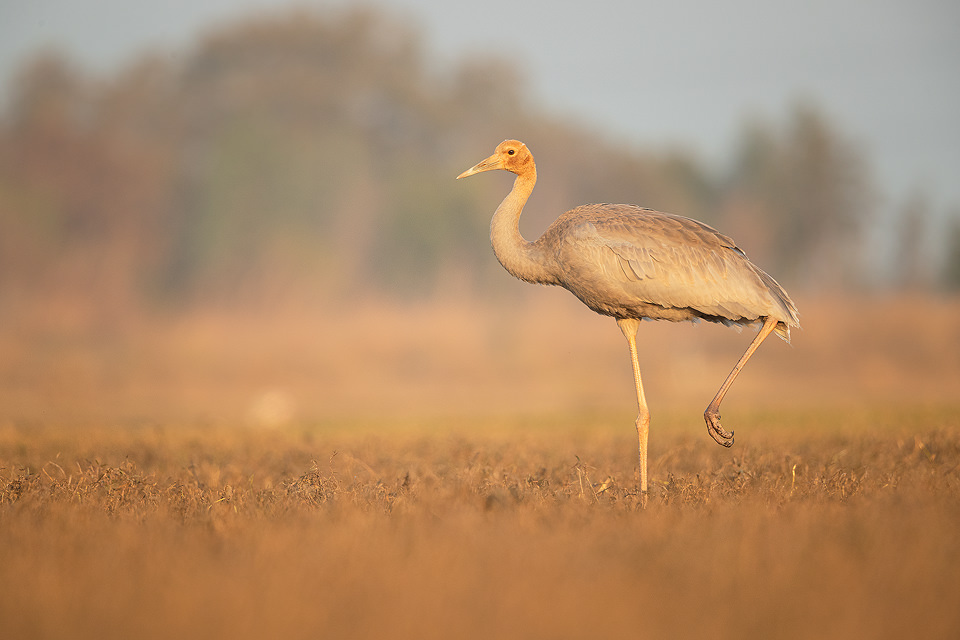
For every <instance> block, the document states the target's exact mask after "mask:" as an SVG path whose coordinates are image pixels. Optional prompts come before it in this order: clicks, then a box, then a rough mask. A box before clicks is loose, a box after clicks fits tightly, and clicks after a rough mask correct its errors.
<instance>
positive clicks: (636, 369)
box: [617, 318, 650, 506]
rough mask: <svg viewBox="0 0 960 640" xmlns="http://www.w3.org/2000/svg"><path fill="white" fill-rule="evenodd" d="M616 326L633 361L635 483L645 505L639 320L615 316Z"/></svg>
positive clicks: (646, 419)
mask: <svg viewBox="0 0 960 640" xmlns="http://www.w3.org/2000/svg"><path fill="white" fill-rule="evenodd" d="M617 326H619V327H620V331H622V332H623V335H624V337H625V338H626V339H627V345H629V347H630V360H631V361H632V362H633V380H634V382H636V384H637V437H638V438H639V441H640V447H639V454H638V457H639V464H638V466H637V484H639V486H640V502H641V504H642V505H643V506H646V505H647V437H648V436H649V434H650V410H649V409H648V408H647V399H646V398H645V397H644V396H643V383H642V382H641V381H640V364H639V363H638V362H637V329H639V328H640V321H639V320H634V319H633V318H617Z"/></svg>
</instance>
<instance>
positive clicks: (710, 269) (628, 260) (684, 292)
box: [457, 140, 800, 504]
mask: <svg viewBox="0 0 960 640" xmlns="http://www.w3.org/2000/svg"><path fill="white" fill-rule="evenodd" d="M494 169H502V170H504V171H509V172H511V173H513V174H515V175H516V179H515V180H514V182H513V188H512V189H511V190H510V193H508V194H507V196H506V197H505V198H504V199H503V202H501V203H500V206H499V207H497V210H496V212H495V213H494V214H493V219H492V220H491V222H490V242H491V244H492V245H493V252H494V254H495V255H496V257H497V260H498V261H499V262H500V264H501V265H503V268H504V269H506V270H507V272H509V273H510V274H511V275H513V276H514V277H516V278H519V279H520V280H523V281H525V282H530V283H534V284H545V285H556V286H561V287H563V288H564V289H567V290H568V291H570V293H572V294H573V295H575V296H576V297H577V298H579V299H580V301H581V302H583V303H584V304H585V305H587V307H589V308H590V309H592V310H593V311H595V312H596V313H599V314H602V315H605V316H611V317H613V318H614V319H616V321H617V325H618V326H619V327H620V331H622V332H623V335H624V337H625V338H626V339H627V346H628V347H629V350H630V360H631V362H632V364H633V377H634V382H635V384H636V391H637V420H636V427H637V437H638V468H637V474H638V484H639V489H640V495H641V500H642V503H643V504H645V503H646V496H647V441H648V436H649V431H650V410H649V408H648V406H647V401H646V398H645V397H644V393H643V382H642V380H641V377H640V365H639V364H638V362H637V341H636V336H637V330H638V328H639V326H640V321H641V320H670V321H672V322H680V321H683V320H692V321H698V320H705V321H708V322H718V323H722V324H725V325H728V326H744V325H752V324H760V329H759V331H758V332H757V335H756V337H755V338H754V339H753V341H751V343H750V345H749V346H748V347H747V349H746V351H745V352H744V354H743V356H741V358H740V360H739V361H738V362H737V364H736V366H734V368H733V370H732V371H731V372H730V374H729V375H728V376H727V378H726V379H725V380H724V381H723V384H722V385H721V386H720V389H719V390H718V391H717V394H716V395H715V396H714V398H713V400H712V401H711V402H710V404H709V405H708V406H707V408H706V410H705V411H704V413H703V417H704V421H705V422H706V424H707V432H708V433H709V434H710V436H711V437H712V438H713V439H714V440H715V441H716V442H717V443H718V444H720V445H723V446H725V447H729V446H731V445H733V432H732V431H730V432H728V431H726V430H725V429H724V428H723V426H722V425H721V424H720V403H721V402H722V401H723V397H724V395H726V393H727V390H728V389H729V388H730V385H732V384H733V381H734V380H735V379H736V377H737V375H738V374H739V373H740V370H741V369H743V366H744V365H745V364H746V363H747V361H748V360H749V359H750V356H752V355H753V353H754V352H755V351H756V350H757V348H758V347H759V346H760V344H761V343H762V342H763V341H764V340H765V339H766V338H767V337H768V336H769V335H770V334H771V333H773V332H776V333H777V335H779V336H780V337H781V338H783V339H784V340H785V341H787V342H789V341H790V329H791V327H799V326H800V322H799V320H798V315H797V308H796V306H795V305H794V304H793V301H792V300H791V299H790V296H788V295H787V292H786V291H784V290H783V287H781V286H780V285H779V284H778V283H777V281H776V280H774V279H773V278H772V277H770V276H769V275H767V273H766V272H764V271H763V270H762V269H760V268H759V267H757V266H756V265H755V264H753V263H752V262H750V260H749V259H748V258H747V256H746V254H745V253H744V252H743V251H742V250H741V249H740V248H739V247H737V245H736V243H734V241H733V240H732V239H731V238H729V237H728V236H725V235H723V234H722V233H720V232H719V231H717V230H716V229H714V228H712V227H710V226H708V225H706V224H703V223H702V222H698V221H696V220H692V219H690V218H685V217H683V216H678V215H673V214H669V213H661V212H659V211H653V210H651V209H645V208H642V207H638V206H636V205H630V204H588V205H583V206H580V207H577V208H575V209H571V210H570V211H567V212H566V213H564V214H562V215H561V216H560V217H558V218H557V219H556V220H555V221H554V222H553V223H552V224H551V225H550V226H549V227H548V228H547V230H546V231H545V232H544V233H543V235H541V236H540V238H539V239H537V240H536V241H534V242H529V241H527V240H525V239H524V238H523V236H522V235H521V234H520V226H519V224H520V214H521V213H522V212H523V206H524V205H525V204H526V202H527V199H528V198H529V197H530V194H531V193H532V192H533V187H534V185H535V184H536V182H537V167H536V163H535V162H534V160H533V154H532V153H531V152H530V150H529V149H528V148H527V146H526V145H525V144H523V143H522V142H520V141H519V140H504V141H503V142H501V143H500V144H499V145H497V149H496V151H495V152H494V153H493V155H491V156H490V157H488V158H486V159H485V160H482V161H481V162H479V163H477V164H476V165H474V166H473V167H471V168H469V169H467V170H466V171H464V172H463V173H461V174H460V175H459V176H457V179H458V180H459V179H460V178H466V177H467V176H472V175H474V174H477V173H481V172H483V171H491V170H494Z"/></svg>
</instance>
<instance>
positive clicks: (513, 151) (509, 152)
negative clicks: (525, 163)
mask: <svg viewBox="0 0 960 640" xmlns="http://www.w3.org/2000/svg"><path fill="white" fill-rule="evenodd" d="M515 153H516V150H514V149H507V155H508V156H512V155H513V154H515Z"/></svg>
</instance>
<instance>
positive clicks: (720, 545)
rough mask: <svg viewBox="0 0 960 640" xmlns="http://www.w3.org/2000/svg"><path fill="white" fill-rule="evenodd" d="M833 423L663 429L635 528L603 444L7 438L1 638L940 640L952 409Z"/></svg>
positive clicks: (954, 508)
mask: <svg viewBox="0 0 960 640" xmlns="http://www.w3.org/2000/svg"><path fill="white" fill-rule="evenodd" d="M826 417H827V416H818V415H816V414H814V415H813V416H797V415H795V414H789V413H788V414H785V415H783V416H781V417H780V418H778V420H779V421H780V422H779V424H778V423H777V422H775V421H771V422H770V423H768V424H764V425H762V426H763V430H764V431H765V432H766V433H763V432H761V433H754V434H752V435H751V437H750V438H749V439H746V440H745V442H744V443H742V444H741V443H738V445H737V446H736V448H735V449H734V451H733V453H732V454H731V453H730V452H728V451H726V450H722V449H721V448H719V447H716V446H715V445H714V444H713V443H711V442H709V441H708V439H707V438H706V437H705V436H703V437H700V436H699V434H698V437H697V438H694V439H691V438H690V437H689V436H688V435H686V434H683V433H678V432H676V431H675V430H672V429H670V428H669V427H668V428H666V429H661V430H660V431H659V432H657V434H656V435H657V437H656V440H655V442H656V445H655V447H654V454H653V456H652V458H651V462H652V465H651V472H652V478H653V480H654V482H653V485H652V491H653V493H652V498H651V500H650V504H649V506H648V508H647V509H646V510H640V509H638V506H637V500H636V496H635V494H634V489H633V468H632V465H633V464H634V463H635V461H634V460H632V456H630V455H627V454H628V452H629V451H630V450H631V449H632V438H631V436H630V434H629V433H626V432H625V430H616V431H614V430H612V429H610V428H606V427H597V426H592V427H589V428H582V427H579V426H577V427H572V426H571V425H569V424H568V425H562V424H561V425H557V424H554V423H551V422H549V421H540V422H537V423H535V424H526V425H523V426H522V427H521V426H520V425H516V424H505V423H502V422H501V423H498V422H496V421H490V422H488V423H480V424H470V425H469V428H468V427H467V426H465V425H457V424H456V423H455V422H454V421H450V422H443V423H437V424H435V425H433V426H427V425H423V426H421V427H419V428H417V429H408V430H405V431H401V432H397V431H395V430H390V429H389V428H384V429H382V430H377V431H372V430H368V431H365V432H362V433H358V432H356V431H343V430H338V429H332V430H331V429H329V428H327V429H319V428H318V429H302V428H299V429H289V430H281V431H274V432H270V433H265V432H263V431H256V430H254V431H250V430H237V429H184V428H178V427H156V428H145V429H139V430H107V429H98V430H93V431H90V430H84V431H70V430H58V429H40V430H24V429H16V428H6V429H4V430H3V431H2V432H0V460H2V469H0V521H2V522H3V526H2V528H0V578H2V579H0V584H2V587H0V633H2V634H3V635H4V637H37V638H40V637H49V638H53V637H66V636H69V637H76V638H86V637H91V638H92V637H97V638H106V637H141V638H169V637H208V638H218V637H222V638H227V637H230V638H259V637H287V638H314V637H353V638H382V637H401V638H403V637H409V638H450V637H457V638H489V637H499V638H579V637H608V638H609V637H624V638H627V637H629V638H635V637H713V638H743V637H781V638H806V637H811V636H816V637H823V638H849V637H870V638H895V637H904V636H910V637H926V638H948V637H955V636H956V634H957V632H958V631H960V614H958V610H957V608H956V603H957V600H958V598H960V586H958V583H957V580H956V576H957V575H958V573H960V543H958V540H957V536H956V531H957V528H958V526H960V446H958V442H960V423H958V422H957V419H956V414H955V412H943V413H938V414H930V415H928V416H926V417H925V418H922V419H918V418H917V417H916V416H911V415H905V414H902V413H900V414H896V413H895V414H874V415H872V416H871V420H870V422H871V425H870V429H869V430H858V429H846V428H844V427H842V426H840V427H838V428H836V429H833V430H832V431H833V432H832V433H824V432H823V430H822V427H821V426H820V425H819V424H817V423H818V420H819V419H820V418H826ZM829 417H830V418H832V419H834V420H836V421H837V423H838V424H839V425H842V424H844V423H845V422H851V421H856V420H858V419H859V416H850V415H849V414H844V413H842V412H841V413H835V414H832V415H830V416H829ZM851 418H852V419H851ZM787 427H789V428H787ZM758 431H759V429H758Z"/></svg>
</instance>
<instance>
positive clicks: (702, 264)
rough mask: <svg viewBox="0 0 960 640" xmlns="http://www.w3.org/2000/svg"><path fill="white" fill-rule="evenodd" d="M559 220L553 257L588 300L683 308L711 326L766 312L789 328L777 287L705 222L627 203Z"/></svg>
mask: <svg viewBox="0 0 960 640" xmlns="http://www.w3.org/2000/svg"><path fill="white" fill-rule="evenodd" d="M564 217H565V218H566V220H565V221H564V223H563V226H564V227H565V229H564V232H563V234H562V235H563V242H562V244H563V246H564V250H562V251H561V254H562V255H560V256H558V258H559V259H560V260H562V261H564V262H566V263H567V266H568V268H571V269H572V270H573V271H575V272H577V275H576V278H577V280H578V281H580V282H589V284H588V285H587V286H588V287H589V288H590V289H591V291H593V292H594V294H593V295H594V296H595V297H598V298H599V297H602V298H604V299H606V300H607V301H608V302H614V301H615V304H619V305H622V306H624V307H627V308H629V306H630V305H634V306H636V307H638V308H644V306H645V305H656V306H659V307H664V308H666V309H689V310H692V311H694V312H696V313H695V315H700V316H703V317H708V318H709V319H714V320H718V321H724V320H729V321H731V322H739V321H750V320H755V319H757V318H759V317H762V316H769V315H772V316H774V317H776V318H777V319H779V320H783V321H785V322H787V323H789V324H791V325H794V324H796V311H795V310H794V309H792V306H793V305H792V303H791V302H790V301H789V297H787V295H786V293H785V292H784V291H783V289H782V288H781V287H780V285H778V284H777V283H776V282H775V281H774V280H773V278H771V277H770V276H768V275H767V274H766V273H764V272H763V271H762V270H761V269H759V268H758V267H756V266H755V265H754V264H753V263H751V262H750V261H749V260H748V259H747V257H746V255H745V254H744V253H743V251H741V250H740V249H739V248H738V247H737V246H736V243H734V241H733V240H732V239H731V238H729V237H728V236H725V235H723V234H722V233H720V232H718V231H717V230H715V229H713V228H712V227H710V226H708V225H705V224H703V223H700V222H697V221H696V220H692V219H690V218H684V217H682V216H675V215H670V214H664V213H660V212H657V211H651V210H648V209H641V208H639V207H634V206H630V205H589V206H587V207H580V208H578V209H574V210H573V211H571V212H570V213H569V215H568V216H564ZM558 222H560V220H558ZM567 288H571V287H570V286H568V287H567ZM571 290H573V289H572V288H571ZM574 293H577V295H578V296H579V297H581V299H583V296H582V295H580V293H578V292H576V291H575V292H574ZM583 293H587V292H586V291H583ZM585 302H586V300H585ZM588 304H589V302H588ZM608 306H610V305H608Z"/></svg>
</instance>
